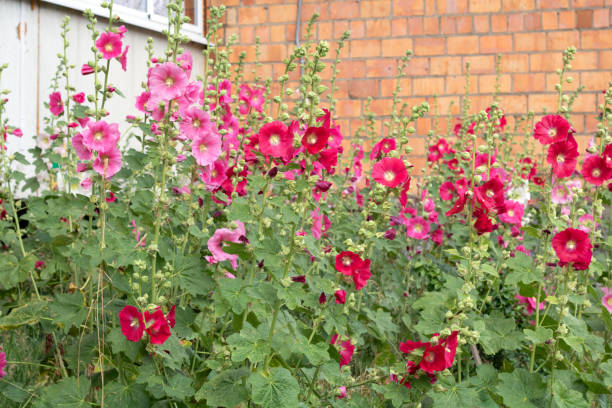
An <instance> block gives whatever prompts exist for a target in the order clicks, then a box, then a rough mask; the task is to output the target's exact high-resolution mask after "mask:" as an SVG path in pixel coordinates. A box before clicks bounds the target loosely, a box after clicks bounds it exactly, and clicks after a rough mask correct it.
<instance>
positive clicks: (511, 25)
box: [508, 14, 524, 32]
mask: <svg viewBox="0 0 612 408" xmlns="http://www.w3.org/2000/svg"><path fill="white" fill-rule="evenodd" d="M523 30H524V16H523V15H522V14H510V15H509V16H508V31H515V32H516V31H523Z"/></svg>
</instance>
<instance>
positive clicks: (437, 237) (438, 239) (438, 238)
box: [431, 226, 444, 246]
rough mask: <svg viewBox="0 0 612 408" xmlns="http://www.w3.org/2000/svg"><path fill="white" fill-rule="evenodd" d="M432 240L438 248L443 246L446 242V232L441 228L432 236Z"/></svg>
mask: <svg viewBox="0 0 612 408" xmlns="http://www.w3.org/2000/svg"><path fill="white" fill-rule="evenodd" d="M431 240H432V241H433V242H434V243H435V244H436V245H438V246H440V245H442V242H443V240H444V231H443V230H442V228H440V226H438V228H437V229H436V230H435V231H434V232H433V234H431Z"/></svg>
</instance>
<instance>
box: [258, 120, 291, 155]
mask: <svg viewBox="0 0 612 408" xmlns="http://www.w3.org/2000/svg"><path fill="white" fill-rule="evenodd" d="M257 138H258V140H259V150H260V151H261V153H262V154H264V155H266V156H267V155H270V156H272V157H279V158H288V157H289V155H290V154H291V153H292V151H293V135H292V134H291V133H289V129H287V126H285V125H284V124H283V123H282V122H278V121H276V122H272V123H266V124H265V125H263V126H262V127H261V129H259V133H258V134H257Z"/></svg>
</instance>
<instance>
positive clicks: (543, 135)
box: [533, 115, 571, 145]
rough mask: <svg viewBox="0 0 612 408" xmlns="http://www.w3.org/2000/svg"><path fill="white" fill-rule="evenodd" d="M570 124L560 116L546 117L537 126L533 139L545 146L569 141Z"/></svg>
mask: <svg viewBox="0 0 612 408" xmlns="http://www.w3.org/2000/svg"><path fill="white" fill-rule="evenodd" d="M570 130H571V125H570V123H569V122H568V121H567V120H566V119H565V118H564V117H563V116H560V115H546V116H544V117H543V118H542V119H541V120H540V121H539V122H538V123H536V125H535V129H534V130H533V137H535V138H536V139H537V140H538V141H539V142H540V143H542V144H543V145H548V144H551V143H553V142H558V141H562V140H565V139H567V136H568V133H569V132H570Z"/></svg>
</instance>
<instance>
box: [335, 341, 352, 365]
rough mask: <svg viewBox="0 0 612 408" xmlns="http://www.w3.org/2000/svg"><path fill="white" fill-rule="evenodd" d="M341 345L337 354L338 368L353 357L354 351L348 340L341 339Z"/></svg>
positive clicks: (346, 363)
mask: <svg viewBox="0 0 612 408" xmlns="http://www.w3.org/2000/svg"><path fill="white" fill-rule="evenodd" d="M341 347H342V349H341V350H339V351H338V354H340V368H342V366H343V365H348V364H349V363H350V362H351V358H353V353H354V352H355V346H353V345H352V344H351V341H350V340H346V341H343V342H342V344H341Z"/></svg>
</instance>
